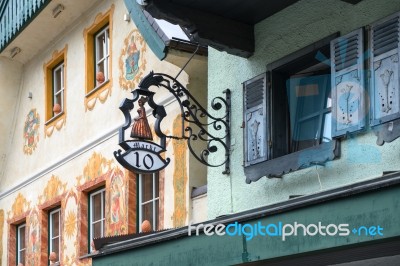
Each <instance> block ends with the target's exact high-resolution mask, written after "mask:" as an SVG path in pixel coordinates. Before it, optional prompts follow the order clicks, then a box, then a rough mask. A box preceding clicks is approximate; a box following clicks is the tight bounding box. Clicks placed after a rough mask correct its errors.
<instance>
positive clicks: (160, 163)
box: [114, 140, 169, 173]
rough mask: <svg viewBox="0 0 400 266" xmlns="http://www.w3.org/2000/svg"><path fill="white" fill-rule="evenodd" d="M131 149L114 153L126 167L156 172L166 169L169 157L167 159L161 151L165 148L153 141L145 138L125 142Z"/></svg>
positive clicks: (132, 169) (141, 171)
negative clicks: (162, 155)
mask: <svg viewBox="0 0 400 266" xmlns="http://www.w3.org/2000/svg"><path fill="white" fill-rule="evenodd" d="M125 143H126V144H127V145H128V146H129V149H128V150H127V151H126V152H124V153H122V152H121V150H119V151H118V152H116V153H114V155H115V158H116V159H117V161H118V162H119V163H120V164H121V165H122V166H124V167H125V168H127V169H129V170H131V171H134V172H138V173H154V172H158V171H160V170H162V169H164V168H165V167H166V166H167V165H168V163H169V159H167V160H165V159H163V158H162V157H161V155H160V153H162V152H165V149H163V147H161V146H160V145H157V144H155V143H153V142H149V141H144V140H131V141H126V142H125Z"/></svg>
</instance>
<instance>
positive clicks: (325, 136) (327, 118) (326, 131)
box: [322, 113, 332, 142]
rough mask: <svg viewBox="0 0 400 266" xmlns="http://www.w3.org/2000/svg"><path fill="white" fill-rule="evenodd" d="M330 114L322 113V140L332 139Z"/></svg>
mask: <svg viewBox="0 0 400 266" xmlns="http://www.w3.org/2000/svg"><path fill="white" fill-rule="evenodd" d="M331 125H332V114H331V113H328V114H325V115H324V132H323V135H322V142H329V141H331V140H332V127H331Z"/></svg>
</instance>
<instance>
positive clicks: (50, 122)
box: [45, 111, 64, 126]
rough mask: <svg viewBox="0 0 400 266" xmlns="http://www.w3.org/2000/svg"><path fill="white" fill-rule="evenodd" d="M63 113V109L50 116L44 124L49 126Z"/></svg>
mask: <svg viewBox="0 0 400 266" xmlns="http://www.w3.org/2000/svg"><path fill="white" fill-rule="evenodd" d="M63 115H64V111H62V112H60V113H59V114H57V115H55V116H53V117H52V118H50V119H49V120H48V121H47V122H46V123H45V125H46V126H50V125H51V124H53V123H55V121H57V120H58V119H59V118H61V117H62V116H63Z"/></svg>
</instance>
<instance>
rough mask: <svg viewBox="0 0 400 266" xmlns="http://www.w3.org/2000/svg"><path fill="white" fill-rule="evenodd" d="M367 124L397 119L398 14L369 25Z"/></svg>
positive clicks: (398, 112) (399, 97)
mask: <svg viewBox="0 0 400 266" xmlns="http://www.w3.org/2000/svg"><path fill="white" fill-rule="evenodd" d="M370 42H371V125H372V126H376V125H379V124H381V123H384V122H388V121H392V120H394V119H396V118H399V117H400V108H399V101H400V92H399V88H400V86H399V13H397V14H395V15H392V16H390V17H388V18H385V19H384V20H383V21H378V22H377V23H375V24H372V25H371V39H370Z"/></svg>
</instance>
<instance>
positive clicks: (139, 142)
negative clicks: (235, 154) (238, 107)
mask: <svg viewBox="0 0 400 266" xmlns="http://www.w3.org/2000/svg"><path fill="white" fill-rule="evenodd" d="M150 87H155V88H156V89H157V88H163V89H167V91H169V93H171V94H172V95H173V96H174V97H175V98H176V100H177V103H178V104H179V108H180V110H181V117H182V118H181V120H182V121H181V124H182V130H181V135H179V136H171V135H166V134H164V133H163V132H162V131H161V127H160V125H161V121H162V120H163V118H165V117H166V116H167V113H166V111H165V108H164V106H163V105H158V104H157V103H155V102H154V100H153V96H154V94H155V93H156V92H153V91H150V90H149V88H150ZM225 93H226V98H225V99H224V98H222V97H216V98H214V99H213V101H212V102H211V108H212V109H213V110H215V111H224V112H222V114H223V115H222V116H221V117H215V116H212V115H211V114H209V113H208V112H207V110H206V109H205V108H204V107H202V106H201V105H200V104H199V102H198V101H197V100H196V99H195V98H194V97H193V96H192V95H191V94H190V92H189V91H188V90H187V89H186V88H185V87H183V86H182V85H181V84H180V83H179V82H178V81H177V80H176V78H172V77H171V76H168V75H166V74H159V73H157V74H155V73H153V72H150V74H148V75H147V76H146V77H144V78H143V80H142V81H141V82H140V84H139V88H137V89H135V90H133V91H132V94H133V99H128V98H126V99H125V100H123V102H122V103H121V105H120V107H119V109H120V110H121V111H122V113H123V114H124V116H125V124H124V125H123V126H122V127H121V128H120V129H119V145H120V146H121V147H122V148H123V149H124V151H122V150H118V151H114V156H115V158H116V159H117V161H118V162H119V163H120V164H121V165H122V166H124V167H125V168H126V169H128V170H130V171H133V172H136V173H154V172H158V171H160V170H162V169H164V168H165V167H166V166H167V165H168V164H169V162H170V159H169V158H166V159H165V158H164V157H163V156H162V153H164V152H165V151H166V150H165V147H166V139H167V138H171V139H182V140H186V141H187V145H188V148H189V151H190V152H191V154H192V155H193V156H194V157H195V158H196V159H197V160H198V161H200V162H201V163H202V164H205V165H207V166H212V167H216V166H221V165H225V170H224V172H223V173H224V174H229V147H230V130H229V127H230V120H229V115H230V91H229V90H226V91H225ZM135 102H137V104H138V108H137V114H138V115H137V116H135V117H134V118H133V119H132V116H131V114H130V112H131V111H132V110H133V109H134V103H135ZM146 103H147V105H148V106H149V107H150V108H151V109H152V115H153V116H154V117H155V124H154V133H155V134H156V135H157V137H158V139H160V144H156V143H154V142H153V135H152V131H151V128H150V126H149V122H148V121H147V115H146V109H145V105H146ZM220 113H221V112H220ZM184 125H188V126H186V127H185V126H184ZM129 129H130V137H131V139H129V140H125V135H126V130H129ZM210 129H212V132H211V131H210ZM196 141H199V142H202V143H204V145H203V148H200V151H199V149H198V147H199V146H201V145H198V144H197V143H196V144H195V142H196ZM221 150H222V151H223V156H220V155H219V154H218V155H216V154H217V152H218V151H221ZM211 154H214V155H216V156H214V157H213V158H212V159H209V155H211ZM218 160H220V161H218Z"/></svg>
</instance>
